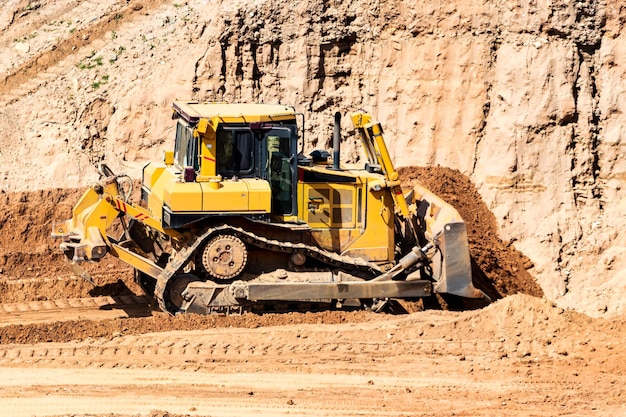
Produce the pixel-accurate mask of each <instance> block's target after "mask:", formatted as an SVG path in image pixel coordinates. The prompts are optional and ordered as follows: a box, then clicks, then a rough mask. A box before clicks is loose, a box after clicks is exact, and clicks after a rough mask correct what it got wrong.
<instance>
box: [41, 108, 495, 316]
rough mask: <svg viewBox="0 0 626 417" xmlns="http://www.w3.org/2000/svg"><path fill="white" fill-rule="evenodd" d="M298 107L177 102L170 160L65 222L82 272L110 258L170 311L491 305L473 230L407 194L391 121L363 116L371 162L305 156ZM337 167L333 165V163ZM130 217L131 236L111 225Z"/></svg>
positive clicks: (90, 200)
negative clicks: (137, 192) (474, 271)
mask: <svg viewBox="0 0 626 417" xmlns="http://www.w3.org/2000/svg"><path fill="white" fill-rule="evenodd" d="M298 116H302V115H301V114H299V113H296V112H295V110H294V109H293V108H292V107H289V106H283V105H268V104H224V103H198V102H195V101H175V102H174V104H173V119H174V120H176V137H175V143H174V150H173V151H166V152H165V157H164V160H163V161H162V162H159V163H154V162H151V163H149V164H147V165H146V166H145V167H144V169H143V176H142V185H141V201H140V203H139V204H135V203H133V202H131V201H130V195H131V192H132V180H131V179H130V178H129V177H128V176H126V175H115V174H114V173H113V172H112V171H111V169H110V168H109V167H108V166H107V165H104V164H103V165H101V166H100V173H101V176H102V178H101V181H100V182H99V183H98V184H96V185H94V186H92V187H91V188H89V189H88V190H87V191H85V193H84V194H83V196H82V197H81V198H80V200H79V201H78V203H76V205H75V207H74V208H73V212H72V218H71V219H69V220H67V221H65V222H61V223H57V224H55V225H54V226H53V231H52V236H53V237H55V238H60V239H61V240H62V242H61V245H60V247H61V250H62V251H63V252H64V253H65V254H66V256H67V258H68V260H69V263H70V266H71V268H72V270H73V271H74V272H76V273H77V274H78V275H79V276H81V277H83V278H85V279H87V280H88V281H90V282H92V283H93V280H92V278H91V277H90V276H89V274H88V273H87V272H86V271H85V270H84V269H83V268H82V267H81V266H80V265H79V264H80V263H81V262H84V261H99V260H100V259H102V258H103V257H104V256H105V255H106V254H107V253H108V254H111V255H113V256H116V257H118V258H120V259H121V260H122V261H124V262H126V263H127V264H129V265H131V266H132V267H133V268H134V269H135V270H136V275H135V279H136V280H137V282H138V283H139V284H140V285H141V286H142V288H143V289H144V291H145V292H146V293H148V294H150V295H151V296H153V297H154V298H155V299H156V300H157V301H158V304H159V306H160V308H161V309H162V310H164V311H168V312H170V313H172V314H175V313H179V312H195V313H205V314H206V313H211V312H230V311H243V310H247V309H257V308H262V307H264V306H266V305H267V304H271V305H283V304H297V305H298V306H299V307H300V308H305V309H306V308H307V307H309V306H311V305H313V304H315V305H317V304H318V303H333V304H334V305H336V306H338V307H341V306H351V307H354V306H363V305H364V306H366V307H370V308H372V309H375V310H378V309H380V308H381V307H382V306H384V304H385V303H386V301H387V300H389V299H394V298H400V299H401V298H408V299H411V298H415V297H424V296H429V295H431V294H433V293H448V294H455V295H458V296H461V297H467V298H486V296H485V295H484V294H483V293H482V292H481V291H480V290H478V289H476V288H475V287H474V286H473V284H472V277H471V265H470V255H469V248H468V242H467V231H466V227H465V223H464V222H463V220H462V219H461V217H460V216H459V214H458V213H457V211H456V210H455V209H454V208H452V206H450V205H449V204H447V203H446V202H445V201H443V200H442V199H441V198H439V197H437V196H436V195H434V194H433V193H432V192H430V191H429V190H427V189H426V188H424V187H422V186H421V185H416V186H415V187H414V188H413V189H412V190H408V192H404V191H403V190H402V189H401V187H400V179H399V177H398V173H397V172H396V170H395V168H394V167H393V164H392V161H391V158H390V156H389V153H388V151H387V146H386V144H385V141H384V139H383V130H382V127H381V125H380V123H378V122H376V121H373V120H372V117H371V116H370V115H369V114H367V113H364V112H357V113H353V114H351V115H350V117H351V120H352V123H353V125H354V128H355V130H356V133H357V134H358V135H359V138H360V141H361V144H362V146H363V150H364V152H365V156H366V162H365V164H363V166H354V165H347V164H343V163H340V149H339V144H340V130H339V126H340V118H341V117H340V115H339V113H337V114H336V115H335V129H334V138H333V139H334V140H333V141H334V152H333V153H334V156H333V157H332V158H330V155H329V153H328V152H326V151H323V150H316V151H313V152H312V153H311V154H310V156H309V157H305V156H304V155H303V154H302V152H301V151H300V150H299V149H298V143H299V140H300V141H301V142H303V141H304V139H303V135H300V137H299V130H298V124H297V118H298ZM330 159H332V163H331V162H329V160H330ZM116 221H119V222H120V223H121V225H122V230H123V233H122V234H121V236H120V237H118V238H115V237H113V236H111V235H110V234H109V232H108V230H109V229H110V228H111V226H112V225H113V223H114V222H116Z"/></svg>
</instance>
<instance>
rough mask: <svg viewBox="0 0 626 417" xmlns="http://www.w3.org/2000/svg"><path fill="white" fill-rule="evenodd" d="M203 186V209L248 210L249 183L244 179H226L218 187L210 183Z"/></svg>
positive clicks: (223, 210)
mask: <svg viewBox="0 0 626 417" xmlns="http://www.w3.org/2000/svg"><path fill="white" fill-rule="evenodd" d="M198 185H199V186H200V185H201V187H202V210H203V211H207V212H228V211H248V210H249V209H248V196H249V191H248V185H247V184H246V182H244V181H241V180H239V181H231V180H225V181H222V182H220V183H219V187H218V188H215V189H214V188H211V187H210V185H209V184H208V183H200V184H198Z"/></svg>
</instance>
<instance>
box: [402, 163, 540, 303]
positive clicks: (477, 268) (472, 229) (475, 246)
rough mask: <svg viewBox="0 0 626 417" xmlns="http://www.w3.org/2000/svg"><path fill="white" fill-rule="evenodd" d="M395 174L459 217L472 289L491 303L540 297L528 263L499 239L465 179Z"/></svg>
mask: <svg viewBox="0 0 626 417" xmlns="http://www.w3.org/2000/svg"><path fill="white" fill-rule="evenodd" d="M398 172H399V174H400V178H401V179H402V181H403V184H404V185H406V186H407V187H411V186H412V185H413V184H415V182H419V183H420V184H422V185H423V186H425V187H426V188H428V189H429V190H431V191H432V192H433V193H435V194H437V195H438V196H440V197H441V198H443V199H444V200H446V201H447V202H448V203H449V204H451V205H452V206H453V207H454V208H456V209H457V211H458V212H459V213H460V214H461V217H462V218H463V220H465V222H466V224H467V233H468V238H469V244H470V253H471V256H472V261H473V262H472V274H473V277H474V281H475V285H476V286H478V287H479V288H480V289H481V290H483V291H484V292H485V293H487V295H489V296H490V297H491V299H498V298H502V297H504V296H507V295H511V294H517V293H524V294H529V295H533V296H536V297H541V296H543V291H542V290H541V287H539V285H538V284H537V282H536V281H535V279H534V278H533V277H532V276H531V275H530V274H529V273H528V271H527V269H529V268H531V267H532V266H533V265H532V262H531V261H530V260H529V259H528V258H527V257H526V256H524V254H522V253H521V252H519V251H518V250H516V249H515V247H514V246H513V245H512V242H509V243H507V242H504V241H502V239H500V237H499V232H498V227H497V225H496V220H495V217H494V215H493V213H491V211H489V209H488V208H487V205H486V204H485V202H484V201H483V199H482V197H481V196H480V194H479V193H478V191H477V190H476V187H474V184H472V182H471V181H470V180H469V178H467V177H466V176H465V175H463V174H461V173H460V172H459V171H457V170H454V169H450V168H445V167H403V168H399V169H398Z"/></svg>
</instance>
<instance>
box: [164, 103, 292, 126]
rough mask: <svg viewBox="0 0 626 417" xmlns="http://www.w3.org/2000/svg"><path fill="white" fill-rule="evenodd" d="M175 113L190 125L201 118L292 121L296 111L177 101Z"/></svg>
mask: <svg viewBox="0 0 626 417" xmlns="http://www.w3.org/2000/svg"><path fill="white" fill-rule="evenodd" d="M173 107H174V111H175V112H176V113H178V114H179V115H180V116H181V117H182V118H183V119H185V120H186V121H187V122H189V123H192V124H193V123H197V122H198V121H199V120H200V119H201V118H209V119H213V118H218V119H221V121H222V122H237V123H252V122H271V121H279V120H290V119H294V118H295V114H296V111H295V109H294V108H293V107H291V106H285V105H282V104H251V103H220V102H213V103H199V102H197V101H184V100H176V101H174V103H173Z"/></svg>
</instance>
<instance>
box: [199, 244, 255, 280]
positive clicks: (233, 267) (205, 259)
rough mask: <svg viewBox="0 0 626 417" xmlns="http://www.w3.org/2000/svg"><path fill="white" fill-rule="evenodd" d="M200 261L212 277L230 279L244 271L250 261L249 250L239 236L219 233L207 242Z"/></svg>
mask: <svg viewBox="0 0 626 417" xmlns="http://www.w3.org/2000/svg"><path fill="white" fill-rule="evenodd" d="M200 263H201V264H202V267H203V269H204V270H205V271H206V272H207V274H209V275H210V276H211V277H213V278H215V279H217V280H221V281H225V280H229V279H232V278H235V277H237V276H238V275H239V274H241V273H242V272H243V270H244V268H245V267H246V264H247V263H248V251H247V249H246V245H244V243H243V242H242V241H241V239H239V238H238V237H236V236H232V235H219V236H216V237H214V238H213V239H211V240H210V241H209V242H208V243H207V244H206V246H205V247H204V249H203V250H202V254H201V259H200Z"/></svg>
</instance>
